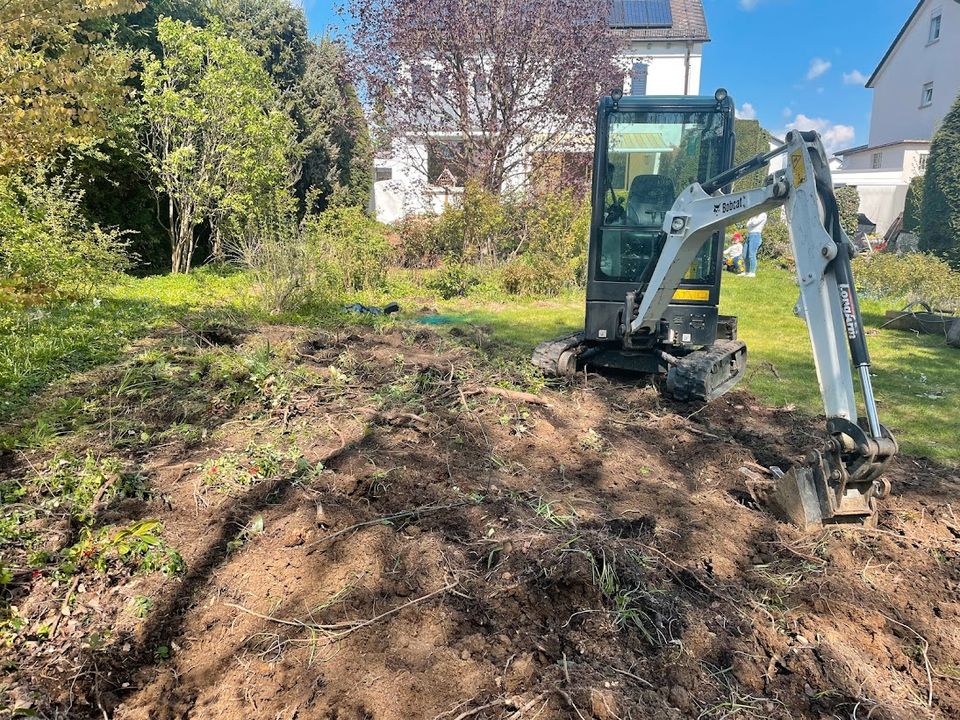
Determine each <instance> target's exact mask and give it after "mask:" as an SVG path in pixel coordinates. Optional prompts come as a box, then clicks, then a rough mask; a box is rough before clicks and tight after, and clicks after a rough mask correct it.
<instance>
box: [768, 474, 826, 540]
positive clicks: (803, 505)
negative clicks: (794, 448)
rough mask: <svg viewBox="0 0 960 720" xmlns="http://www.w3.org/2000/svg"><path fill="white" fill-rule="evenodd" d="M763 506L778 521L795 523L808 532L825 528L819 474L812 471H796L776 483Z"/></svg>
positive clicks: (783, 476) (771, 487)
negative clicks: (818, 486) (818, 489)
mask: <svg viewBox="0 0 960 720" xmlns="http://www.w3.org/2000/svg"><path fill="white" fill-rule="evenodd" d="M763 502H764V503H765V504H766V505H767V507H768V508H769V509H770V511H771V512H772V513H773V514H774V515H776V516H777V517H778V518H780V519H781V520H785V521H786V522H789V523H793V524H794V525H796V526H797V527H799V528H800V529H801V530H803V531H804V532H814V531H816V530H819V529H821V528H822V527H823V521H824V517H823V511H822V509H821V507H820V498H819V496H818V495H817V484H816V478H815V471H814V470H813V469H811V468H809V467H803V466H800V467H795V468H793V469H792V470H790V471H789V472H787V473H785V474H783V475H781V476H780V477H779V478H777V479H776V480H774V481H773V484H772V485H771V486H770V487H769V489H768V490H767V491H766V493H764V496H763Z"/></svg>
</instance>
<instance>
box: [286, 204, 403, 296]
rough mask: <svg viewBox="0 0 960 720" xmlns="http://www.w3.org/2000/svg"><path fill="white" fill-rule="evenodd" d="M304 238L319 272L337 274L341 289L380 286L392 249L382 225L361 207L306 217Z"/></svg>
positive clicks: (333, 210)
mask: <svg viewBox="0 0 960 720" xmlns="http://www.w3.org/2000/svg"><path fill="white" fill-rule="evenodd" d="M304 237H305V239H306V249H307V252H308V253H309V256H310V259H311V260H312V262H314V263H315V264H316V265H317V267H318V268H319V271H320V272H321V273H322V274H324V275H335V276H337V277H339V282H340V284H341V285H342V288H341V289H342V290H346V291H348V292H353V291H357V290H376V289H379V288H381V287H382V286H383V284H384V281H385V280H386V275H387V265H388V263H389V262H390V259H391V257H392V255H393V250H392V248H391V247H390V243H389V242H387V235H386V229H385V228H384V226H383V225H381V224H380V223H378V222H376V221H375V220H372V219H371V218H370V217H369V216H367V215H366V214H365V213H364V211H363V210H362V209H361V208H359V207H338V208H331V209H329V210H325V211H323V212H322V213H319V214H318V215H311V216H308V217H307V218H306V219H305V221H304Z"/></svg>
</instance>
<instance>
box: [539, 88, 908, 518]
mask: <svg viewBox="0 0 960 720" xmlns="http://www.w3.org/2000/svg"><path fill="white" fill-rule="evenodd" d="M733 121H734V104H733V100H732V99H731V98H730V97H729V96H728V95H727V93H726V91H725V90H722V89H721V90H718V91H717V93H716V94H715V96H714V97H650V96H644V97H624V96H623V94H622V93H621V92H619V91H616V92H614V93H613V94H612V95H611V96H609V97H605V98H603V99H602V100H601V102H600V105H599V108H598V114H597V132H596V147H595V155H594V165H593V190H592V205H593V215H592V223H591V230H590V246H589V257H588V263H589V267H588V275H587V306H586V321H585V328H584V330H583V331H582V332H579V333H575V334H573V335H569V336H565V337H562V338H557V339H555V340H550V341H547V342H544V343H542V344H541V345H539V346H538V347H537V348H536V350H535V351H534V354H533V361H534V363H535V364H536V365H537V366H538V367H540V368H541V370H543V372H544V373H545V374H546V375H552V376H564V375H573V374H575V373H577V372H578V371H580V370H583V369H584V368H585V367H587V366H591V367H595V368H613V369H619V370H628V371H634V372H639V373H645V374H649V375H654V376H657V377H658V378H659V379H660V380H661V381H662V382H661V383H660V385H661V387H662V388H663V389H664V391H665V392H666V394H667V395H669V396H671V397H673V398H675V399H677V400H681V401H690V400H695V401H704V402H709V401H711V400H713V399H715V398H717V397H719V396H720V395H722V394H723V393H725V392H727V391H728V390H730V389H731V388H732V387H733V386H734V385H736V383H737V382H738V381H739V380H740V379H741V378H742V377H743V374H744V371H745V368H746V345H745V344H744V343H743V342H741V341H739V340H737V321H736V318H735V317H729V316H720V315H718V312H717V306H718V304H719V297H720V276H721V266H722V265H721V258H722V253H723V242H722V240H723V232H724V228H725V227H726V226H727V225H730V224H733V223H735V222H738V221H742V220H745V219H747V218H749V217H751V216H754V215H757V214H759V213H761V212H765V211H772V210H775V209H778V208H783V210H784V213H785V215H786V220H787V225H788V229H789V234H790V242H791V245H792V248H793V255H794V258H795V260H796V269H797V279H798V281H799V286H800V300H799V302H798V303H797V306H796V310H797V312H798V314H799V315H801V317H802V318H803V319H804V320H805V321H806V324H807V328H808V330H809V334H810V343H811V345H812V348H813V359H814V364H815V365H816V369H817V379H818V381H819V384H820V392H821V395H822V396H823V404H824V409H825V413H826V418H827V437H826V438H825V441H824V443H823V445H822V446H821V447H819V448H817V449H813V450H811V451H810V452H809V453H808V454H807V456H806V458H805V459H804V462H803V464H802V465H799V466H797V467H795V468H793V469H791V470H790V471H789V472H787V473H786V474H783V475H781V476H780V477H779V478H777V480H776V481H774V482H773V483H772V484H771V485H770V486H768V487H766V488H764V489H763V490H762V491H761V494H762V495H763V501H764V502H765V503H766V504H768V505H769V506H770V507H771V508H772V510H773V511H774V513H775V514H776V515H778V516H779V517H781V518H782V519H784V520H787V521H790V522H793V523H795V524H797V525H799V526H800V527H801V528H803V529H806V530H812V529H816V528H820V527H822V526H823V525H824V524H827V523H848V524H860V525H866V526H871V525H874V524H875V523H876V519H877V500H878V499H880V498H882V497H884V496H885V495H886V494H887V493H888V492H889V485H888V481H886V480H884V479H882V478H881V475H882V473H883V471H884V469H885V468H886V466H887V465H888V464H889V462H890V460H891V459H892V458H893V457H894V455H895V454H896V453H897V449H898V448H897V443H896V440H895V439H894V438H893V436H892V435H891V434H890V432H889V431H888V430H887V429H886V428H885V427H884V426H883V425H881V424H880V420H879V418H878V415H877V407H876V402H875V400H874V395H873V389H872V384H871V379H870V356H869V354H868V352H867V345H866V340H865V337H864V328H863V322H862V319H861V316H860V309H859V305H858V301H857V293H856V289H855V287H854V283H853V277H852V272H851V263H850V260H851V258H852V257H853V254H854V248H853V246H852V245H851V243H850V240H849V239H848V238H847V236H846V234H845V233H844V232H843V229H842V228H841V226H840V217H839V211H838V208H837V201H836V198H835V197H834V194H833V183H832V180H831V176H830V169H829V165H828V163H827V157H826V153H825V152H824V149H823V145H822V143H821V141H820V137H819V135H817V133H815V132H799V131H796V130H793V131H790V132H789V133H787V136H786V141H785V143H784V145H783V146H782V147H779V148H777V149H775V150H772V151H770V152H768V153H765V154H762V155H758V156H756V157H755V158H753V159H751V160H748V161H747V162H746V163H744V164H742V165H739V166H736V167H731V166H732V164H733V162H732V160H733V150H734V133H733ZM780 155H785V156H786V157H787V159H788V162H786V163H785V169H783V170H779V171H776V172H774V173H773V174H771V175H769V176H767V178H766V181H765V183H764V184H763V186H762V187H758V188H755V189H751V190H745V191H737V192H730V189H731V187H732V185H733V183H734V182H735V181H737V180H739V179H741V178H744V177H746V176H747V175H749V174H751V173H753V172H756V171H757V170H759V169H761V168H764V167H767V166H768V164H769V163H770V161H771V160H772V159H773V158H775V157H777V156H780ZM778 300H782V298H770V301H771V302H776V301H778ZM851 364H852V365H853V366H854V367H856V373H857V375H858V378H859V385H860V395H861V397H862V400H863V404H864V411H865V415H864V416H863V417H861V416H860V414H859V412H858V407H857V400H856V396H855V394H854V372H853V370H852V368H851Z"/></svg>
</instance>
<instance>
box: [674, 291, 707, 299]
mask: <svg viewBox="0 0 960 720" xmlns="http://www.w3.org/2000/svg"><path fill="white" fill-rule="evenodd" d="M673 299H674V300H709V299H710V291H709V290H690V289H688V288H680V289H679V290H677V291H676V292H675V293H674V294H673Z"/></svg>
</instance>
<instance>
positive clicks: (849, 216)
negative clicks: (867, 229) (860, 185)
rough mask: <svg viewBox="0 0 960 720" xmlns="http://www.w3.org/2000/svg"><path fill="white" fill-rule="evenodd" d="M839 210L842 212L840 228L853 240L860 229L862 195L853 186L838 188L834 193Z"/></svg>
mask: <svg viewBox="0 0 960 720" xmlns="http://www.w3.org/2000/svg"><path fill="white" fill-rule="evenodd" d="M834 195H835V196H836V198H837V210H839V212H840V227H842V228H843V231H844V232H845V233H846V234H847V237H848V238H850V239H851V240H852V239H853V236H854V235H856V234H857V229H858V228H859V227H860V193H859V192H857V189H856V188H855V187H853V186H852V185H844V186H843V187H838V188H837V189H836V190H835V191H834Z"/></svg>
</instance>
